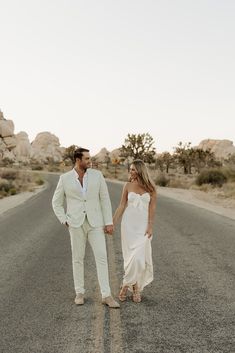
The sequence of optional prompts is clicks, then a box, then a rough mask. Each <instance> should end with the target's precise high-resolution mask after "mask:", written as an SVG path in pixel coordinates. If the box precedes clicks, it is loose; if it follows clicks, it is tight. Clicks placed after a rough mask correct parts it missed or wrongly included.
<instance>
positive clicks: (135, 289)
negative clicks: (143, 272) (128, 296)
mask: <svg viewBox="0 0 235 353" xmlns="http://www.w3.org/2000/svg"><path fill="white" fill-rule="evenodd" d="M132 300H133V302H134V303H140V302H141V300H142V298H141V295H140V291H139V289H138V287H137V286H136V285H134V286H133V295H132Z"/></svg>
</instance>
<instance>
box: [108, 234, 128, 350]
mask: <svg viewBox="0 0 235 353" xmlns="http://www.w3.org/2000/svg"><path fill="white" fill-rule="evenodd" d="M107 250H108V255H109V257H108V260H109V274H110V278H111V283H110V285H111V288H112V291H113V294H114V296H116V294H117V293H118V292H119V290H120V289H119V287H120V286H119V280H118V278H117V271H116V261H115V260H116V256H115V251H114V240H113V238H112V237H110V236H109V237H108V238H107ZM110 337H111V340H110V353H123V352H124V351H123V341H122V325H121V315H120V309H110Z"/></svg>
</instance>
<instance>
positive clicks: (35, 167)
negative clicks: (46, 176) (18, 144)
mask: <svg viewBox="0 0 235 353" xmlns="http://www.w3.org/2000/svg"><path fill="white" fill-rule="evenodd" d="M31 169H32V170H43V166H42V165H40V164H34V165H32V167H31Z"/></svg>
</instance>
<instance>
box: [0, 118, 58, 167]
mask: <svg viewBox="0 0 235 353" xmlns="http://www.w3.org/2000/svg"><path fill="white" fill-rule="evenodd" d="M63 152H64V148H63V147H60V142H59V139H58V137H56V136H55V135H53V134H51V133H50V132H40V133H39V134H38V135H37V136H36V138H35V140H34V141H33V142H32V144H31V143H30V141H29V138H28V135H27V133H26V132H24V131H21V132H19V133H18V134H16V135H15V134H14V123H13V121H12V120H7V119H5V118H4V115H3V113H2V112H1V111H0V162H3V163H5V164H6V163H18V162H24V163H30V162H32V160H33V161H35V162H37V163H48V162H49V161H51V162H61V161H62V155H63Z"/></svg>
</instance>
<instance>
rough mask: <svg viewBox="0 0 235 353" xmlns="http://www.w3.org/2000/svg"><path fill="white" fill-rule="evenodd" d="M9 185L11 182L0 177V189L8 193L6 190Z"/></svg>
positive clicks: (8, 188)
mask: <svg viewBox="0 0 235 353" xmlns="http://www.w3.org/2000/svg"><path fill="white" fill-rule="evenodd" d="M11 185H12V184H11V182H10V181H9V180H7V179H3V178H1V179H0V191H4V192H6V193H8V191H9V190H10V188H11Z"/></svg>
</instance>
